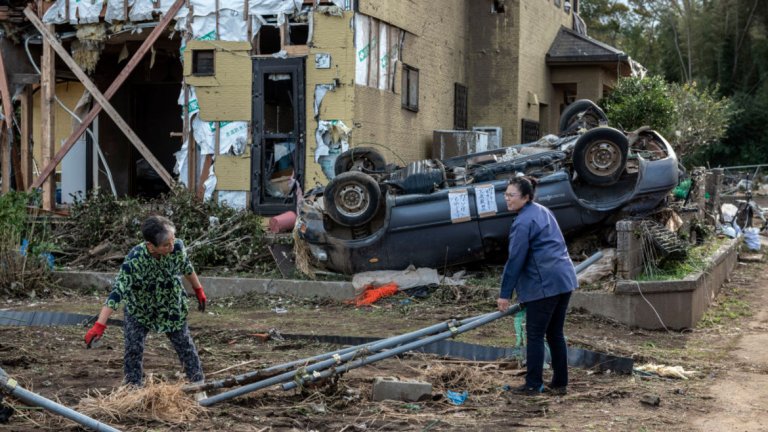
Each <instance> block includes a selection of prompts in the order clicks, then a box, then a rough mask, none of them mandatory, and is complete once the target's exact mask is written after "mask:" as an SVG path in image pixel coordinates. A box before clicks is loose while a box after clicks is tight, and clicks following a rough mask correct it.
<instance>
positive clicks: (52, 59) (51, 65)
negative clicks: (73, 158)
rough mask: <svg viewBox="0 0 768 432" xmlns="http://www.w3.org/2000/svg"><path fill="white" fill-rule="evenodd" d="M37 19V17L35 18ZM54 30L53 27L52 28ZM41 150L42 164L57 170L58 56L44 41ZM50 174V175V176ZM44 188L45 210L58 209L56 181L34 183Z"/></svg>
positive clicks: (41, 76)
mask: <svg viewBox="0 0 768 432" xmlns="http://www.w3.org/2000/svg"><path fill="white" fill-rule="evenodd" d="M35 18H37V17H35ZM38 21H39V20H38ZM50 28H51V29H53V26H50ZM40 69H41V72H40V135H41V140H40V143H41V145H40V150H41V152H42V156H41V163H42V164H43V166H46V165H49V166H50V167H51V169H50V172H53V171H54V170H55V169H56V165H58V162H57V161H55V159H54V157H53V155H54V153H55V152H56V139H55V134H54V132H55V125H56V111H55V109H54V105H53V101H54V98H55V97H56V54H55V53H54V51H53V47H52V46H51V44H50V43H48V41H46V40H43V57H42V61H41V63H40ZM50 172H49V174H50ZM40 186H42V187H43V191H42V192H43V196H42V201H43V209H45V210H54V209H56V179H55V178H54V177H53V176H51V177H50V178H48V176H46V177H39V178H37V179H36V180H35V181H34V184H33V187H35V188H38V187H40Z"/></svg>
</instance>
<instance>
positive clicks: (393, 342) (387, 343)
mask: <svg viewBox="0 0 768 432" xmlns="http://www.w3.org/2000/svg"><path fill="white" fill-rule="evenodd" d="M496 313H498V312H491V313H487V314H483V315H480V316H477V317H472V318H467V319H464V320H461V321H458V322H457V321H456V320H451V321H446V322H442V323H440V324H435V325H432V326H429V327H426V328H423V329H421V330H415V331H412V332H409V333H406V334H403V335H399V336H393V337H391V338H388V339H383V340H380V341H378V342H373V343H370V344H364V345H362V346H360V348H357V347H355V348H357V349H355V350H350V351H349V352H346V353H344V354H338V353H336V354H330V356H331V358H328V359H326V360H323V361H321V362H319V363H314V364H311V365H308V366H306V367H304V368H301V370H303V371H306V372H313V371H316V370H321V369H326V368H328V367H331V366H333V365H335V364H338V363H342V362H345V361H348V360H350V359H353V358H355V357H356V356H357V355H358V354H359V353H361V352H364V351H371V352H376V351H380V350H382V349H386V348H390V347H393V346H397V345H399V344H401V343H403V342H406V341H409V340H412V339H415V338H419V337H422V336H426V335H430V334H433V333H435V332H438V331H441V330H443V329H445V328H447V329H452V328H455V327H457V326H462V325H466V324H468V323H473V322H475V321H479V320H480V319H482V318H484V317H487V316H490V315H493V314H496ZM276 367H277V366H276ZM296 372H297V370H291V371H288V372H285V373H282V374H279V375H275V376H273V377H270V378H267V379H265V380H262V381H258V382H255V383H251V384H247V385H244V386H242V387H238V388H236V389H233V390H230V391H227V392H224V393H221V394H217V395H215V396H211V397H209V398H206V399H203V400H201V401H200V405H202V406H204V407H207V406H211V405H213V404H216V403H219V402H222V401H225V400H227V399H232V398H234V397H238V396H242V395H244V394H246V393H251V392H254V391H256V390H261V389H263V388H266V387H269V386H272V385H275V384H280V383H283V382H286V381H290V380H292V379H294V378H295V376H296Z"/></svg>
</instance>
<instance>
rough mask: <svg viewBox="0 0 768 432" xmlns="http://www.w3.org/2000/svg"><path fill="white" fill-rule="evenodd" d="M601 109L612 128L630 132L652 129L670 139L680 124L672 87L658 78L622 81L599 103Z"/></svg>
mask: <svg viewBox="0 0 768 432" xmlns="http://www.w3.org/2000/svg"><path fill="white" fill-rule="evenodd" d="M599 105H600V106H601V107H602V108H603V110H604V111H605V114H606V115H607V116H608V121H609V122H610V125H611V126H614V127H616V128H619V129H623V130H627V131H630V130H635V129H637V128H639V127H642V126H650V127H652V128H653V129H655V130H657V131H659V132H661V134H662V135H664V136H669V135H670V134H671V133H672V132H673V131H674V129H673V127H674V125H675V122H676V121H677V112H676V107H675V102H674V100H673V99H672V98H670V89H669V85H668V84H667V82H666V81H664V79H662V78H661V77H658V76H652V77H650V76H646V77H644V78H638V77H627V78H620V79H619V81H618V82H617V83H616V88H614V89H613V91H612V92H611V93H610V94H609V95H608V96H606V97H604V98H603V99H602V100H600V102H599Z"/></svg>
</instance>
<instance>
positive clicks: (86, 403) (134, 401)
mask: <svg viewBox="0 0 768 432" xmlns="http://www.w3.org/2000/svg"><path fill="white" fill-rule="evenodd" d="M77 409H78V411H80V412H82V413H83V414H86V415H90V416H93V417H94V418H100V419H110V420H113V421H117V422H121V423H125V422H129V423H145V422H160V423H165V424H171V425H178V424H184V423H189V422H192V421H194V420H196V419H197V418H198V417H199V416H201V415H206V409H205V408H203V407H201V406H200V405H199V404H198V403H197V402H196V401H195V400H194V399H192V397H191V396H188V395H187V394H185V393H184V392H183V391H182V383H178V384H170V383H165V382H161V381H158V380H155V379H151V378H150V379H148V380H147V383H146V384H145V385H144V386H143V387H134V386H121V387H118V388H117V389H116V390H115V391H113V392H112V393H110V394H102V393H100V392H99V391H98V390H94V392H93V393H92V394H89V395H88V396H87V397H86V398H84V399H83V400H81V401H80V403H79V404H78V406H77Z"/></svg>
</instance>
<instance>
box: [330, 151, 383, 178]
mask: <svg viewBox="0 0 768 432" xmlns="http://www.w3.org/2000/svg"><path fill="white" fill-rule="evenodd" d="M386 165H387V162H386V161H385V160H384V156H382V155H381V153H379V152H378V150H376V149H373V148H370V147H355V148H351V149H349V150H347V151H345V152H344V153H342V154H340V155H339V156H338V157H337V158H336V163H335V164H334V165H333V171H334V173H335V174H336V175H339V174H342V173H345V172H348V171H352V170H356V171H364V172H376V171H382V170H383V169H384V168H385V167H386Z"/></svg>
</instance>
